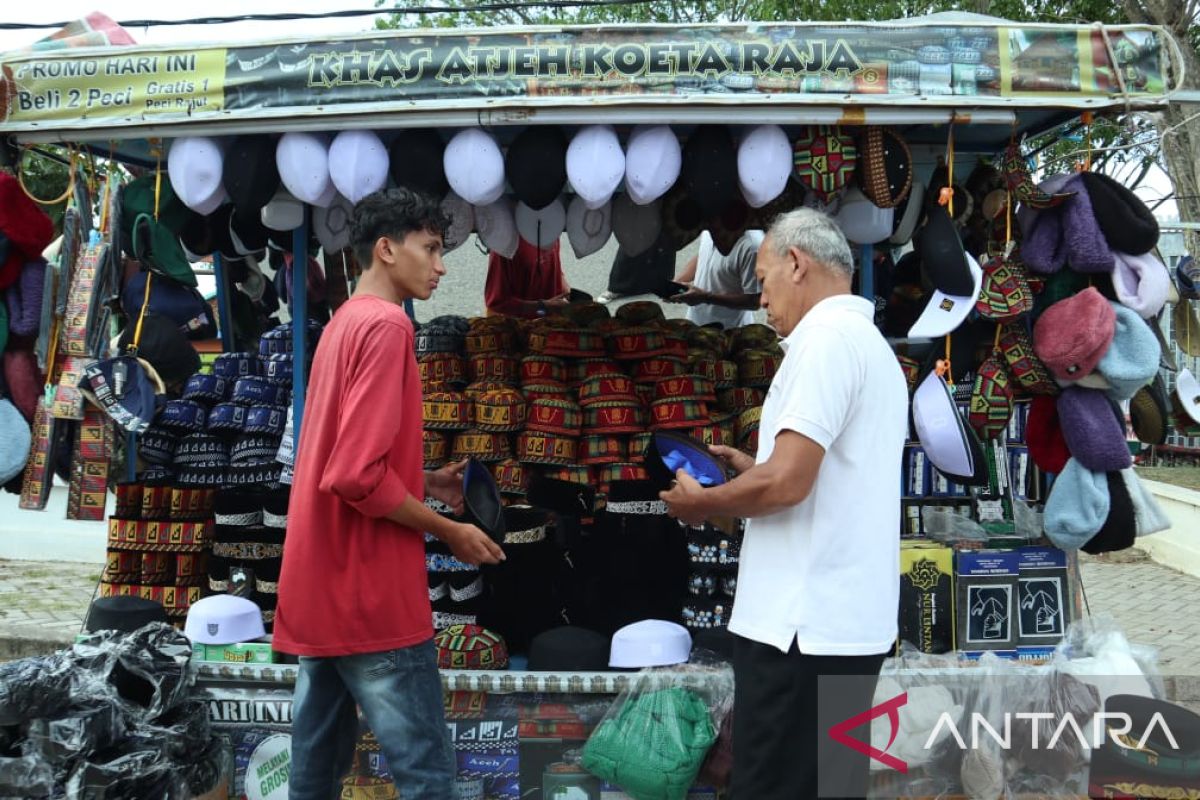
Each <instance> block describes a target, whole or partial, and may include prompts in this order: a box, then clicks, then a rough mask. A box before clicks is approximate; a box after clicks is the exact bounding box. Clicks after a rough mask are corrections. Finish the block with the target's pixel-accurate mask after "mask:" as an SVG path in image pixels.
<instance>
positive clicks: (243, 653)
mask: <svg viewBox="0 0 1200 800" xmlns="http://www.w3.org/2000/svg"><path fill="white" fill-rule="evenodd" d="M192 652H193V655H194V656H195V658H196V659H197V660H199V661H215V662H220V663H222V664H274V663H275V651H274V650H272V649H271V645H270V644H268V643H267V642H245V643H243V644H197V645H194V646H193V650H192Z"/></svg>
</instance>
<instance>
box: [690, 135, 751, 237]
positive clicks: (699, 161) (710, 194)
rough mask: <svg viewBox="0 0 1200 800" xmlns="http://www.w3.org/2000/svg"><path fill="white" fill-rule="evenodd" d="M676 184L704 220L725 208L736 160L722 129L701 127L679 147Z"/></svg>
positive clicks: (735, 175) (735, 180) (733, 184)
mask: <svg viewBox="0 0 1200 800" xmlns="http://www.w3.org/2000/svg"><path fill="white" fill-rule="evenodd" d="M680 180H681V181H683V185H684V186H686V187H687V189H688V192H689V193H691V195H692V199H693V200H695V202H696V205H698V206H700V210H701V211H702V212H704V215H705V216H706V217H715V216H717V215H718V214H720V213H721V212H722V211H724V210H725V208H726V206H728V205H729V203H730V201H731V198H732V197H733V195H734V192H736V191H737V185H738V156H737V150H736V148H734V146H733V137H732V136H730V134H729V129H728V128H727V127H725V126H724V125H701V126H699V127H697V128H696V129H695V130H694V131H692V135H691V136H689V137H688V140H687V143H686V144H684V146H683V164H682V167H681V168H680Z"/></svg>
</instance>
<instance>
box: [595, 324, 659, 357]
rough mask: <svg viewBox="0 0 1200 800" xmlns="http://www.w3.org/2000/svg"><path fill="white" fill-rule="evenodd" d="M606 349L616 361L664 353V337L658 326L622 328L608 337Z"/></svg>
mask: <svg viewBox="0 0 1200 800" xmlns="http://www.w3.org/2000/svg"><path fill="white" fill-rule="evenodd" d="M608 351H609V353H611V354H612V357H613V358H615V359H617V360H618V361H632V360H635V359H640V358H649V357H651V356H660V355H664V354H665V351H666V337H665V336H664V335H663V332H662V331H660V330H659V329H658V328H650V327H645V326H642V327H636V328H624V329H623V330H621V331H618V332H617V333H614V334H611V335H610V336H609V337H608Z"/></svg>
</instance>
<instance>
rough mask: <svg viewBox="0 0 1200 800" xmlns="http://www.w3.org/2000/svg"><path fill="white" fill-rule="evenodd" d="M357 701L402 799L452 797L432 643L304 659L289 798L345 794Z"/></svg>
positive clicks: (322, 799)
mask: <svg viewBox="0 0 1200 800" xmlns="http://www.w3.org/2000/svg"><path fill="white" fill-rule="evenodd" d="M356 703H357V704H358V705H359V706H361V707H362V710H363V714H364V715H365V716H366V718H367V724H368V725H370V727H371V730H372V731H373V732H374V733H375V738H376V739H378V740H379V746H380V749H381V750H382V751H383V755H384V757H385V758H386V759H387V763H388V767H389V768H390V769H391V772H392V779H393V780H394V781H395V782H396V788H397V790H398V791H399V792H400V798H401V800H409V798H414V799H415V798H420V800H453V798H454V775H455V759H454V749H453V747H452V746H451V744H450V734H449V731H448V730H447V729H446V719H445V714H444V711H443V707H442V682H441V678H440V677H439V675H438V668H437V649H436V648H435V647H434V644H433V641H432V640H430V641H427V642H423V643H421V644H417V645H413V646H412V647H404V648H401V649H399V650H388V651H386V652H383V653H364V654H361V655H354V656H337V657H332V658H301V659H300V676H299V678H298V679H297V681H296V693H295V700H294V703H293V709H292V770H291V777H290V779H289V780H288V798H289V800H334V799H335V798H339V797H340V796H341V791H342V784H341V782H342V778H343V777H344V776H345V775H346V773H347V772H349V771H350V766H351V764H352V762H353V759H354V745H355V742H356V741H357V740H358V713H357V711H356V709H355V704H356Z"/></svg>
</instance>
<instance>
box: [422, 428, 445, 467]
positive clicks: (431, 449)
mask: <svg viewBox="0 0 1200 800" xmlns="http://www.w3.org/2000/svg"><path fill="white" fill-rule="evenodd" d="M421 449H422V450H423V451H424V460H425V469H437V468H438V467H441V466H443V465H444V464H445V463H446V455H447V453H448V452H449V450H450V445H449V443H448V442H447V441H446V437H445V435H444V434H441V433H438V432H437V431H430V430H426V431H422V432H421Z"/></svg>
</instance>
